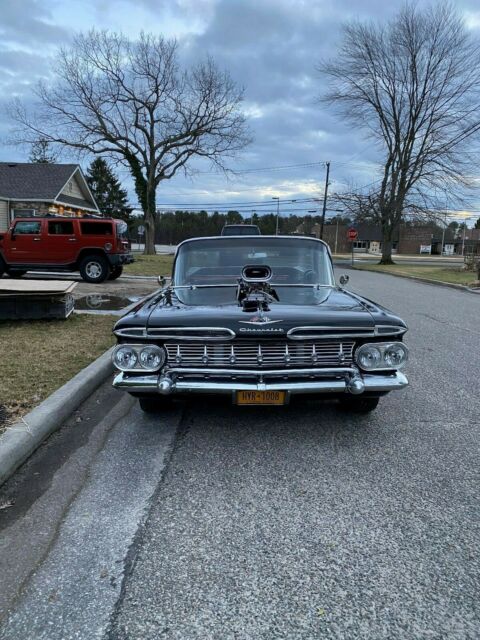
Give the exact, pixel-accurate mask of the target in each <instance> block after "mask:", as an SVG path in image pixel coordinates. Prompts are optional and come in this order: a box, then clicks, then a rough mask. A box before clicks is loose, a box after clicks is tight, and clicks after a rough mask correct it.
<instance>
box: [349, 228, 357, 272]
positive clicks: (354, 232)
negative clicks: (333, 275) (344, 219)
mask: <svg viewBox="0 0 480 640" xmlns="http://www.w3.org/2000/svg"><path fill="white" fill-rule="evenodd" d="M357 238H358V231H357V230H356V229H355V227H350V229H348V230H347V239H348V240H350V242H351V243H352V267H353V243H354V242H355V240H356V239H357Z"/></svg>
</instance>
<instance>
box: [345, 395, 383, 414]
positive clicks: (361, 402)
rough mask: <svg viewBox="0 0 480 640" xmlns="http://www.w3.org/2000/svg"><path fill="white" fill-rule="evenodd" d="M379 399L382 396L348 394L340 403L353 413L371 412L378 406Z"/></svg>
mask: <svg viewBox="0 0 480 640" xmlns="http://www.w3.org/2000/svg"><path fill="white" fill-rule="evenodd" d="M379 400H380V398H368V397H367V398H364V397H362V396H350V395H348V396H347V395H346V396H345V397H343V398H340V405H341V407H342V408H343V409H345V410H346V411H351V412H352V413H370V412H371V411H374V410H375V409H376V408H377V406H378V403H379Z"/></svg>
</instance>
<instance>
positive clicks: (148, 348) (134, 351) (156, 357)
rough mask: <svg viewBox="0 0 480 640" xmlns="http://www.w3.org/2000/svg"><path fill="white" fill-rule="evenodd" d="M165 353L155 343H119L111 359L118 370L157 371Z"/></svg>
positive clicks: (163, 362)
mask: <svg viewBox="0 0 480 640" xmlns="http://www.w3.org/2000/svg"><path fill="white" fill-rule="evenodd" d="M166 359H167V355H166V353H165V349H164V348H163V347H159V346H157V345H155V344H147V345H145V344H120V345H118V346H117V347H115V349H114V350H113V354H112V361H113V364H114V366H115V367H117V369H120V371H158V369H160V368H161V367H163V365H164V364H165V360H166Z"/></svg>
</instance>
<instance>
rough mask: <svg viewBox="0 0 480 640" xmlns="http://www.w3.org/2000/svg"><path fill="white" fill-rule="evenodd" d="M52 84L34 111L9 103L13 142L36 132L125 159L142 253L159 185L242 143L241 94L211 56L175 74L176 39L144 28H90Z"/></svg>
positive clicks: (66, 54)
mask: <svg viewBox="0 0 480 640" xmlns="http://www.w3.org/2000/svg"><path fill="white" fill-rule="evenodd" d="M55 71H56V82H55V83H54V84H53V85H50V86H49V85H46V84H40V85H39V86H38V88H37V92H36V93H37V97H38V106H37V109H36V111H35V113H34V114H33V116H31V115H30V114H29V113H28V112H27V110H26V109H25V107H24V106H23V105H22V104H21V103H20V102H19V101H16V102H14V103H13V104H12V105H11V114H12V116H13V118H14V120H15V121H16V123H17V127H16V130H15V133H14V138H15V140H16V141H17V142H20V143H31V142H32V141H33V140H35V139H38V138H39V137H41V138H42V139H44V140H46V141H47V142H49V143H55V144H58V145H62V146H66V147H70V148H73V149H76V150H77V151H78V152H79V153H86V154H91V153H94V154H103V155H107V156H110V157H111V158H112V159H116V160H117V161H118V162H121V163H122V164H124V165H126V166H127V167H128V168H129V170H130V172H131V175H132V176H133V179H134V183H135V190H136V193H137V196H138V199H139V202H140V205H141V207H142V209H143V212H144V215H145V227H146V241H145V253H147V254H153V253H155V242H154V236H155V206H156V189H157V187H158V185H159V184H160V183H161V182H162V181H163V180H168V179H170V178H172V177H173V176H174V175H175V173H176V172H177V171H178V170H179V169H182V170H183V171H184V172H186V173H189V172H191V168H190V167H189V161H190V160H191V159H192V158H194V157H197V158H198V157H200V158H208V159H209V160H210V161H212V162H213V163H214V164H215V165H216V166H218V167H219V168H222V169H223V168H224V162H225V158H227V157H233V156H234V155H235V154H236V153H237V152H238V151H239V150H241V149H243V148H244V147H245V146H246V145H247V144H248V143H249V136H248V132H247V128H246V123H245V117H244V115H243V114H242V112H241V110H240V104H241V101H242V99H243V91H242V90H241V89H239V88H238V87H237V86H236V85H235V83H234V82H233V80H232V79H231V77H230V76H229V74H228V73H227V72H225V71H220V70H219V69H218V68H217V67H216V65H215V64H214V62H213V61H212V59H210V58H207V60H206V61H205V62H199V63H198V64H197V65H196V66H193V67H192V68H191V69H189V70H181V69H180V65H179V60H178V52H177V44H176V42H175V41H171V40H166V39H164V38H163V37H161V36H154V35H151V34H145V33H142V34H141V36H140V39H139V40H138V41H135V42H132V41H129V40H128V39H127V38H125V37H124V36H123V35H120V34H115V33H113V34H112V33H108V32H105V31H102V32H98V31H90V32H89V33H88V34H83V35H79V36H77V37H76V38H75V39H74V41H73V45H72V46H71V48H69V49H62V50H61V51H60V53H59V55H58V57H57V60H56V67H55Z"/></svg>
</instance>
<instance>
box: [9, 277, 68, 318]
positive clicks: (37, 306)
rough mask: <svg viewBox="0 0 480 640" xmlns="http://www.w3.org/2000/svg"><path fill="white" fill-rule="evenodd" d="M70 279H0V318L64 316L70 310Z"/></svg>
mask: <svg viewBox="0 0 480 640" xmlns="http://www.w3.org/2000/svg"><path fill="white" fill-rule="evenodd" d="M76 285H77V283H76V282H73V281H72V280H20V279H18V280H16V279H13V278H8V279H7V278H1V279H0V320H45V319H60V320H62V319H63V320H64V319H66V318H68V316H69V315H70V314H71V313H72V312H73V309H74V307H75V299H74V297H73V295H72V291H73V289H74V288H75V287H76Z"/></svg>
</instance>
